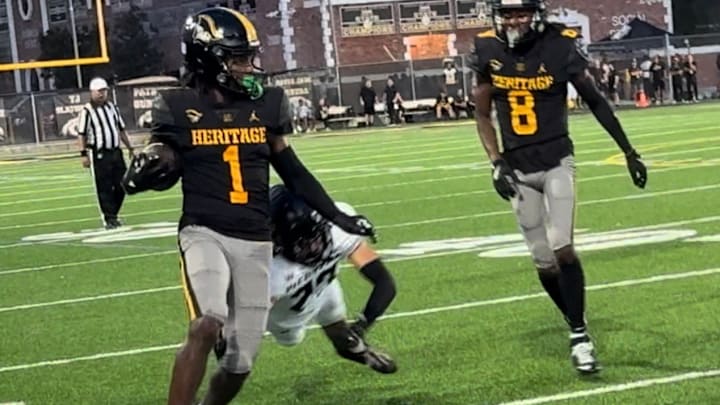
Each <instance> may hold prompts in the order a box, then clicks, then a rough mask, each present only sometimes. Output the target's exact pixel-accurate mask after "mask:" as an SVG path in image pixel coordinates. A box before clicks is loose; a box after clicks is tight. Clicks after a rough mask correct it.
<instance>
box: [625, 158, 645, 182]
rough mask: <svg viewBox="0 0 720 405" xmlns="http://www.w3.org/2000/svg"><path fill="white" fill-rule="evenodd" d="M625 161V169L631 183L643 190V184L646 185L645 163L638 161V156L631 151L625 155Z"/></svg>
mask: <svg viewBox="0 0 720 405" xmlns="http://www.w3.org/2000/svg"><path fill="white" fill-rule="evenodd" d="M625 159H626V160H627V168H628V171H629V172H630V177H631V178H632V181H633V183H635V185H636V186H638V187H640V188H645V184H646V183H647V168H646V167H645V163H643V161H642V160H641V159H640V155H639V154H638V153H637V152H636V151H635V149H633V150H631V151H630V152H629V153H627V154H625Z"/></svg>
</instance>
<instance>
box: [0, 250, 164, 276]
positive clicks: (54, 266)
mask: <svg viewBox="0 0 720 405" xmlns="http://www.w3.org/2000/svg"><path fill="white" fill-rule="evenodd" d="M170 253H175V254H178V251H177V250H164V251H162V252H154V253H140V254H136V255H127V256H117V257H105V258H102V259H92V260H83V261H79V262H70V263H58V264H46V265H44V266H37V267H23V268H19V269H11V270H2V271H0V276H4V275H7V274H16V273H25V272H28V271H40V270H49V269H58V268H63V267H75V266H81V265H85V264H97V263H112V262H116V261H120V260H131V259H142V258H144V257H152V256H160V255H167V254H170Z"/></svg>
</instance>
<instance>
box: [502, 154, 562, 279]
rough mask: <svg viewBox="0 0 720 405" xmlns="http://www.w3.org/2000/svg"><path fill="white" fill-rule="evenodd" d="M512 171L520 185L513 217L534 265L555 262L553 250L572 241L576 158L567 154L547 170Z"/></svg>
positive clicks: (549, 265) (539, 266) (545, 266)
mask: <svg viewBox="0 0 720 405" xmlns="http://www.w3.org/2000/svg"><path fill="white" fill-rule="evenodd" d="M515 174H516V175H517V176H518V179H520V181H521V182H522V183H523V184H519V185H518V190H519V192H520V193H519V194H520V196H518V197H516V198H513V199H512V200H511V202H512V207H513V211H514V212H515V218H516V219H517V222H518V226H519V227H520V232H522V235H523V238H525V243H526V244H527V247H528V250H530V254H531V255H532V258H533V261H534V262H535V267H537V268H538V269H550V268H553V267H555V266H556V265H557V262H556V260H555V254H554V251H556V250H558V249H560V248H563V247H565V246H570V245H572V243H573V228H574V222H575V158H574V157H573V156H572V155H570V156H566V157H565V158H563V159H562V160H561V161H560V165H559V166H556V167H554V168H552V169H550V170H548V171H541V172H535V173H527V174H525V173H522V172H520V171H519V170H515Z"/></svg>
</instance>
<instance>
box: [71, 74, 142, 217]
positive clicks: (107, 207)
mask: <svg viewBox="0 0 720 405" xmlns="http://www.w3.org/2000/svg"><path fill="white" fill-rule="evenodd" d="M78 133H79V139H80V145H81V148H82V149H81V150H80V156H81V157H82V164H83V167H85V168H90V171H91V173H92V176H93V180H94V182H95V192H96V194H97V198H98V203H99V204H100V211H101V214H102V220H103V224H104V226H105V229H115V228H117V227H119V226H121V225H122V223H121V222H120V221H119V220H118V212H120V207H121V206H122V203H123V200H124V199H125V190H123V188H122V185H121V181H122V177H123V174H124V173H125V169H126V166H125V159H124V158H123V154H122V151H121V150H120V141H122V143H123V144H125V147H127V149H128V152H129V154H130V156H131V157H132V155H133V148H132V146H131V145H130V139H129V138H128V135H127V131H125V123H124V122H123V119H122V116H121V115H120V110H118V108H117V106H116V105H115V104H113V103H112V102H111V101H110V100H108V84H107V82H106V81H105V80H104V79H102V78H99V77H96V78H94V79H92V80H91V81H90V102H89V103H87V104H85V106H84V107H83V109H82V111H81V112H80V121H79V122H78Z"/></svg>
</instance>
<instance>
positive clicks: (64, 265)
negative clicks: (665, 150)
mask: <svg viewBox="0 0 720 405" xmlns="http://www.w3.org/2000/svg"><path fill="white" fill-rule="evenodd" d="M703 187H714V188H718V187H720V185H713V186H703ZM679 192H685V191H679V190H670V191H664V192H661V193H679ZM651 194H652V193H651ZM654 194H659V193H654ZM662 195H665V194H662ZM641 196H646V197H645V198H647V196H648V194H637V195H635V194H633V195H629V196H625V197H618V198H620V199H636V198H639V197H641ZM618 198H615V199H603V200H590V201H586V202H584V203H583V202H581V203H580V204H579V205H586V204H596V203H600V202H611V201H617V200H618ZM495 215H510V211H508V210H503V211H492V212H486V213H482V214H475V215H471V216H463V217H448V218H436V219H432V220H426V221H420V222H419V223H418V221H415V222H408V223H404V224H395V225H386V226H384V227H380V228H390V227H400V226H401V225H402V226H408V225H414V224H421V225H422V224H426V223H435V222H446V221H452V220H461V219H468V218H477V217H481V216H485V217H486V216H495ZM719 219H720V217H716V216H711V217H703V218H697V219H691V220H682V221H674V222H670V223H666V224H657V225H650V226H641V227H637V228H633V230H642V229H648V230H649V229H658V228H663V227H671V226H681V225H689V224H694V223H704V222H713V221H716V220H719ZM428 221H431V222H428ZM0 248H2V246H0ZM469 251H473V249H471V250H469ZM463 252H464V251H463ZM454 253H461V251H454V252H447V253H445V252H443V253H441V254H440V255H445V254H454ZM167 254H177V251H176V250H165V251H160V252H152V253H142V254H135V255H127V256H117V257H110V258H102V259H91V260H84V261H78V262H69V263H59V264H48V265H43V266H36V267H22V268H17V269H7V270H0V276H4V275H10V274H17V273H26V272H32V271H42V270H50V269H57V268H67V267H76V266H81V265H87V264H97V263H108V262H114V261H120V260H132V259H140V258H145V257H153V256H162V255H167Z"/></svg>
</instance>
